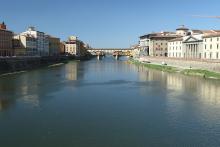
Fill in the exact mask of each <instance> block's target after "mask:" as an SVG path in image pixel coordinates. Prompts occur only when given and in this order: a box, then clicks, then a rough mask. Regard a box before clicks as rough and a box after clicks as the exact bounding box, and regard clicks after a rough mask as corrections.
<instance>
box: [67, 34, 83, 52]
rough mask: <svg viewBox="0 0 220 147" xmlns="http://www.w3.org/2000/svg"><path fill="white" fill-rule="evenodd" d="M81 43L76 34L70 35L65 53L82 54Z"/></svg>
mask: <svg viewBox="0 0 220 147" xmlns="http://www.w3.org/2000/svg"><path fill="white" fill-rule="evenodd" d="M80 43H81V41H79V40H78V38H77V37H75V36H70V37H69V39H68V41H66V42H65V53H66V54H70V55H75V56H80V46H81V45H80Z"/></svg>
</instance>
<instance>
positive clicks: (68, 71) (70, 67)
mask: <svg viewBox="0 0 220 147" xmlns="http://www.w3.org/2000/svg"><path fill="white" fill-rule="evenodd" d="M65 77H66V79H67V80H70V81H76V80H77V77H78V63H77V62H72V63H71V64H66V65H65Z"/></svg>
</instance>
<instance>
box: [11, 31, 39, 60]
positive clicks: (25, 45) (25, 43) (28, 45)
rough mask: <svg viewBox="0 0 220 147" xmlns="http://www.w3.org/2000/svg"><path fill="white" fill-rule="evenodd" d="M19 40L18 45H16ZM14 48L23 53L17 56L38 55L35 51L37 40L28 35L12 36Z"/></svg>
mask: <svg viewBox="0 0 220 147" xmlns="http://www.w3.org/2000/svg"><path fill="white" fill-rule="evenodd" d="M16 40H19V44H18V43H16V42H17V41H16ZM14 47H15V48H18V49H19V48H20V50H21V51H22V50H24V52H23V53H22V52H20V53H18V54H24V55H28V56H34V55H38V49H37V39H36V38H35V37H34V36H33V35H30V34H20V35H15V36H14Z"/></svg>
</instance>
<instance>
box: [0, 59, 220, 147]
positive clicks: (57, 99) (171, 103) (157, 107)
mask: <svg viewBox="0 0 220 147" xmlns="http://www.w3.org/2000/svg"><path fill="white" fill-rule="evenodd" d="M0 144H1V145H0V146H1V147H62V146H63V147H146V146H149V147H154V146H155V147H157V146H158V147H159V146H161V147H172V146H183V147H188V146H189V147H194V146H199V147H203V146H204V147H207V146H210V147H218V146H220V81H216V80H205V79H201V78H198V77H186V76H183V75H179V74H170V73H164V72H160V71H154V70H149V69H146V68H143V67H138V66H135V65H130V64H128V63H126V62H124V61H115V60H113V59H112V58H111V57H108V58H105V59H104V60H102V61H97V60H95V59H94V60H90V61H86V62H70V63H68V64H66V65H62V66H59V67H54V68H44V69H39V70H34V71H29V72H26V73H21V74H17V75H11V76H7V77H0Z"/></svg>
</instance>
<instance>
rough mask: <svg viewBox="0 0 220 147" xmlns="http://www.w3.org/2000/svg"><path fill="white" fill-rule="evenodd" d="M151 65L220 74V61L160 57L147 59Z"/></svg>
mask: <svg viewBox="0 0 220 147" xmlns="http://www.w3.org/2000/svg"><path fill="white" fill-rule="evenodd" d="M145 59H146V60H148V61H150V62H151V63H155V64H161V63H162V62H165V63H167V65H168V66H174V67H177V68H184V69H189V68H190V67H191V68H192V69H204V70H209V71H215V72H220V60H191V59H174V58H160V57H146V58H145Z"/></svg>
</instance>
